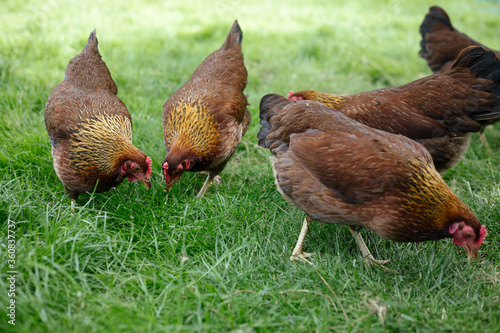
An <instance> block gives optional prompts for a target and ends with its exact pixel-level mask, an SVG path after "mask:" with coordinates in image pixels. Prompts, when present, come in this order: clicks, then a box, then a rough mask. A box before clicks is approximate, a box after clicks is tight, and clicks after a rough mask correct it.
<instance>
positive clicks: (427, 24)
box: [420, 6, 454, 38]
mask: <svg viewBox="0 0 500 333" xmlns="http://www.w3.org/2000/svg"><path fill="white" fill-rule="evenodd" d="M436 24H439V25H444V26H446V27H448V28H450V30H454V28H453V26H452V25H451V21H450V18H449V17H448V14H446V12H445V11H444V9H443V8H441V7H438V6H433V7H431V8H429V12H428V13H427V15H425V18H424V21H423V22H422V24H421V25H420V34H421V35H422V38H423V37H424V35H425V34H428V33H430V32H432V31H433V30H432V29H433V27H435V26H436Z"/></svg>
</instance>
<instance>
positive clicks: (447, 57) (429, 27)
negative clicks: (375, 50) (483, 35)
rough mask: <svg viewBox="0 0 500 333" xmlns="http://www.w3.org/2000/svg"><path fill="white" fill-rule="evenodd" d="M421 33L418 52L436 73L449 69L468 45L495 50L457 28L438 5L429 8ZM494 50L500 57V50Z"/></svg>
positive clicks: (421, 26)
mask: <svg viewBox="0 0 500 333" xmlns="http://www.w3.org/2000/svg"><path fill="white" fill-rule="evenodd" d="M420 34H421V35H422V40H421V42H420V51H419V53H418V54H419V55H420V56H421V57H422V58H424V59H425V60H427V64H428V65H429V67H430V68H431V70H432V71H433V72H434V73H435V74H437V73H444V72H446V71H448V70H449V69H450V68H451V66H452V65H453V63H454V62H455V60H456V59H457V57H458V55H459V54H460V52H461V51H462V50H463V49H464V48H466V47H468V46H472V45H478V46H482V47H483V48H484V49H486V50H489V51H493V50H491V49H490V48H488V47H486V46H484V45H483V44H481V43H479V42H477V41H475V40H474V39H472V38H470V37H469V36H467V35H465V34H463V33H461V32H460V31H458V30H457V29H455V28H454V27H453V25H452V24H451V21H450V18H449V17H448V14H446V12H445V11H444V10H443V9H442V8H441V7H438V6H432V7H430V8H429V12H428V13H427V15H426V16H425V18H424V21H423V22H422V24H421V25H420ZM493 52H495V54H496V56H497V57H500V52H498V51H493Z"/></svg>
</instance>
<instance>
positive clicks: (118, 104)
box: [45, 30, 152, 204]
mask: <svg viewBox="0 0 500 333" xmlns="http://www.w3.org/2000/svg"><path fill="white" fill-rule="evenodd" d="M116 94H117V88H116V84H115V82H114V81H113V79H112V77H111V74H110V72H109V70H108V68H107V66H106V64H105V63H104V61H103V60H102V59H101V55H100V54H99V50H98V48H97V37H96V32H95V30H94V31H93V32H92V33H91V34H90V37H89V39H88V42H87V45H86V46H85V48H84V50H83V51H82V52H81V53H80V54H79V55H77V56H76V57H74V58H73V59H71V61H70V62H69V64H68V66H67V68H66V72H65V77H64V81H63V82H61V83H60V84H59V85H57V86H56V87H55V89H54V90H53V91H52V93H51V94H50V96H49V99H48V101H47V105H46V107H45V126H46V128H47V132H48V134H49V138H50V142H51V143H52V156H53V158H54V169H55V171H56V173H57V176H58V177H59V179H60V180H61V182H62V183H63V185H64V188H65V190H66V192H67V193H68V195H69V196H70V198H71V200H72V203H73V204H74V202H75V201H76V199H77V197H78V195H79V194H80V193H84V192H92V191H94V190H95V191H96V192H104V191H107V190H109V189H111V188H113V187H116V186H118V185H119V184H120V183H121V182H122V181H123V179H124V178H125V177H127V178H128V179H129V181H132V182H135V181H140V182H142V183H143V184H144V185H145V186H146V188H148V189H149V188H150V187H151V181H150V176H151V166H152V162H151V159H150V158H149V157H147V156H146V155H145V154H144V153H143V152H142V151H140V150H139V149H137V148H136V147H135V146H134V145H133V144H132V120H131V117H130V113H129V112H128V110H127V108H126V106H125V104H124V103H123V102H122V101H121V100H120V99H119V98H118V97H117V96H116Z"/></svg>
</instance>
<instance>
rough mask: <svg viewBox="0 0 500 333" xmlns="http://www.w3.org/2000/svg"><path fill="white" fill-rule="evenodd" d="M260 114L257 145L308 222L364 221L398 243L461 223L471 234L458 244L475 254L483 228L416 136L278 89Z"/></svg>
mask: <svg viewBox="0 0 500 333" xmlns="http://www.w3.org/2000/svg"><path fill="white" fill-rule="evenodd" d="M260 119H261V124H262V127H261V129H260V131H259V133H258V139H259V146H261V147H265V148H269V149H270V150H271V153H272V154H273V157H272V164H273V169H274V175H275V179H276V184H277V187H278V189H279V191H280V192H281V194H282V195H283V197H284V198H285V199H287V200H288V201H290V202H292V203H293V204H295V205H296V206H297V207H299V208H300V209H302V210H303V211H304V212H305V213H306V215H307V216H309V218H310V219H311V220H316V221H320V222H323V223H335V224H346V225H349V226H358V227H365V228H368V229H370V230H372V231H373V232H375V233H377V234H379V235H381V236H383V237H385V238H388V239H390V240H394V241H400V242H420V241H426V240H437V239H442V238H446V237H454V239H455V238H456V239H460V240H462V239H463V238H464V237H463V235H462V234H461V235H457V230H458V229H460V230H463V229H464V228H465V230H466V231H467V232H468V235H470V234H473V240H470V239H467V242H468V243H467V247H469V249H467V248H466V250H467V251H471V253H472V255H475V254H477V249H478V248H479V246H480V245H481V243H482V241H483V239H484V237H485V236H486V227H485V226H481V225H480V223H479V221H478V219H477V218H476V217H475V216H474V215H473V214H472V213H471V211H470V210H469V209H468V208H467V206H466V205H464V204H463V203H462V202H461V201H460V200H459V199H458V197H457V196H456V195H455V194H454V193H453V192H452V191H451V190H450V189H449V187H448V186H447V185H446V183H445V182H444V181H443V179H442V178H441V176H440V175H439V173H438V172H437V171H436V169H435V168H434V166H433V163H432V158H431V156H430V154H429V153H428V152H427V150H426V149H425V148H424V147H423V146H421V145H420V144H418V143H417V142H415V141H413V140H410V139H408V138H406V137H404V136H401V135H395V134H391V133H387V132H384V131H380V130H376V129H373V128H370V127H368V126H365V125H363V124H361V123H359V122H357V121H354V120H352V119H350V118H348V117H347V116H345V115H344V114H342V113H340V112H335V111H332V110H331V109H329V108H327V107H325V106H324V105H322V104H320V103H316V102H313V101H299V102H294V101H291V100H287V99H286V98H284V97H282V96H279V95H272V94H271V95H266V96H264V97H263V98H262V100H261V104H260ZM455 227H456V229H457V230H455ZM471 230H472V231H471ZM467 237H469V236H467ZM457 242H459V241H457ZM457 242H456V243H457ZM459 243H460V242H459ZM460 244H461V246H464V245H463V244H464V243H463V242H462V243H460ZM464 248H465V246H464ZM474 251H475V252H474Z"/></svg>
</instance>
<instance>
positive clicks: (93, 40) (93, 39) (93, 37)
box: [85, 29, 97, 49]
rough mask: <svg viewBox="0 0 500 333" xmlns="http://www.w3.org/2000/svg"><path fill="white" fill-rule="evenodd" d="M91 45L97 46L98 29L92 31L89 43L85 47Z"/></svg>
mask: <svg viewBox="0 0 500 333" xmlns="http://www.w3.org/2000/svg"><path fill="white" fill-rule="evenodd" d="M91 47H97V35H96V30H95V29H94V31H92V32H91V33H90V36H89V39H88V41H87V45H85V48H86V49H88V48H91Z"/></svg>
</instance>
